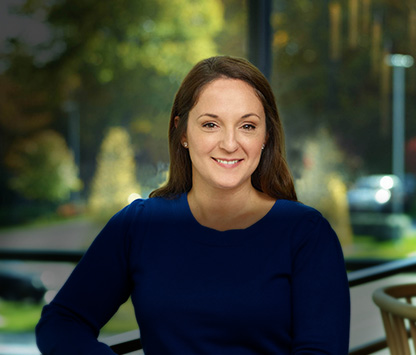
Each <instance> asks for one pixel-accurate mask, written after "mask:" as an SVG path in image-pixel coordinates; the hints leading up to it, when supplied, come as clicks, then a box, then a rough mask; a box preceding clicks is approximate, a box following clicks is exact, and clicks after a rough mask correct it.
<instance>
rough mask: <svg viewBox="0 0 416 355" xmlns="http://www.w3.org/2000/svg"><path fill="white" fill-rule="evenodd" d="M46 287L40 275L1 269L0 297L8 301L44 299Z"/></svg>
mask: <svg viewBox="0 0 416 355" xmlns="http://www.w3.org/2000/svg"><path fill="white" fill-rule="evenodd" d="M46 291H47V290H46V287H45V286H44V284H43V283H42V281H41V280H40V278H39V277H37V276H36V275H32V274H29V273H22V272H17V271H11V270H1V271H0V298H2V299H4V300H6V301H29V302H34V303H39V302H41V301H43V299H44V296H45V293H46Z"/></svg>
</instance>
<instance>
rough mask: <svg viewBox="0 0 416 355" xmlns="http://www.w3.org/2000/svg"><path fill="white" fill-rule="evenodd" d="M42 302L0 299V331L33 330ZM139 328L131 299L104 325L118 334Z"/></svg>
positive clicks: (105, 332)
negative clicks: (33, 302) (32, 302)
mask: <svg viewBox="0 0 416 355" xmlns="http://www.w3.org/2000/svg"><path fill="white" fill-rule="evenodd" d="M42 307H43V305H42V304H31V303H25V302H10V301H3V300H1V299H0V332H1V331H4V332H28V331H29V332H33V331H34V329H35V326H36V324H37V323H38V321H39V319H40V314H41V312H42ZM136 328H137V322H136V318H135V316H134V309H133V304H132V303H131V300H130V299H129V300H128V301H127V302H126V303H125V304H123V305H122V306H121V307H120V309H119V310H118V312H117V313H116V314H115V315H114V316H113V318H112V319H111V320H110V321H109V322H108V323H107V324H106V325H105V326H104V327H103V329H102V331H101V332H102V333H104V334H118V333H123V332H126V331H129V330H133V329H136Z"/></svg>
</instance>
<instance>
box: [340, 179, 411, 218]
mask: <svg viewBox="0 0 416 355" xmlns="http://www.w3.org/2000/svg"><path fill="white" fill-rule="evenodd" d="M405 195H406V194H405V189H404V184H403V183H402V181H401V180H400V179H399V178H398V177H397V176H395V175H391V174H390V175H382V174H377V175H368V176H363V177H360V178H359V179H357V181H356V183H355V184H354V186H353V188H352V189H350V190H349V191H348V192H347V199H348V204H349V208H350V211H352V212H394V208H393V205H394V199H395V198H397V199H398V200H400V201H403V203H404V202H405Z"/></svg>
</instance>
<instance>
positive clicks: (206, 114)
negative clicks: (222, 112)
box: [197, 113, 218, 119]
mask: <svg viewBox="0 0 416 355" xmlns="http://www.w3.org/2000/svg"><path fill="white" fill-rule="evenodd" d="M203 116H208V117H211V118H218V115H214V114H213V113H203V114H202V115H199V116H198V117H197V119H198V118H201V117H203Z"/></svg>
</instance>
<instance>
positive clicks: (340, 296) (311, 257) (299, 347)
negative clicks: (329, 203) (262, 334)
mask: <svg viewBox="0 0 416 355" xmlns="http://www.w3.org/2000/svg"><path fill="white" fill-rule="evenodd" d="M294 251H295V254H294V259H293V279H292V294H293V322H294V323H293V324H294V329H293V330H294V348H293V353H295V354H337V355H343V354H348V346H349V330H350V295H349V285H348V279H347V274H346V270H345V263H344V258H343V255H342V249H341V246H340V243H339V241H338V238H337V236H336V234H335V232H334V231H333V230H332V228H331V227H330V225H329V224H328V222H327V221H326V220H325V219H324V218H322V216H321V215H320V214H314V215H313V216H311V218H310V220H309V221H308V223H307V227H306V228H302V233H300V235H298V236H297V237H296V241H295V247H294Z"/></svg>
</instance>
